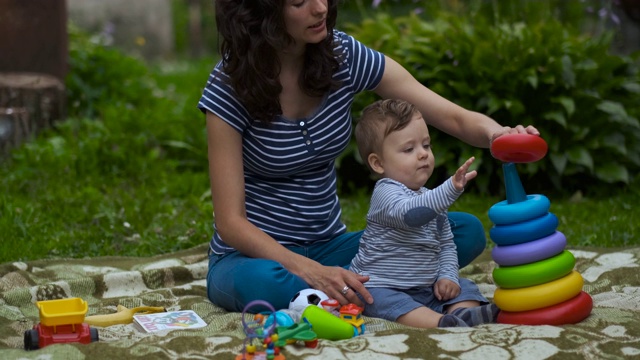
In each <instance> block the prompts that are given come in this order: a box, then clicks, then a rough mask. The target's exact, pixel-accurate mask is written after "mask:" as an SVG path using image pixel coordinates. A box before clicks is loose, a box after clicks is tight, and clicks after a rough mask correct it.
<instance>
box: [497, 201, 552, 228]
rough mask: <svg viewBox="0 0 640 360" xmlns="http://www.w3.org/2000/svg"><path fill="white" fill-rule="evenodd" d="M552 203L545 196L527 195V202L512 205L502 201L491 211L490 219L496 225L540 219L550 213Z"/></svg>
mask: <svg viewBox="0 0 640 360" xmlns="http://www.w3.org/2000/svg"><path fill="white" fill-rule="evenodd" d="M550 207H551V202H550V201H549V198H547V197H546V196H544V195H527V199H526V200H525V201H521V202H517V203H514V204H510V203H509V201H508V200H503V201H500V202H499V203H496V204H495V205H493V206H492V207H491V208H490V209H489V219H491V221H492V222H493V223H494V224H496V225H510V224H515V223H519V222H522V221H527V220H531V219H534V218H537V217H540V216H542V215H544V214H546V213H548V212H549V208H550Z"/></svg>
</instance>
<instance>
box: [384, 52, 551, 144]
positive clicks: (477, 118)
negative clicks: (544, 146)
mask: <svg viewBox="0 0 640 360" xmlns="http://www.w3.org/2000/svg"><path fill="white" fill-rule="evenodd" d="M375 92H376V93H377V94H378V95H380V96H381V97H383V98H393V99H403V100H406V101H409V102H411V103H412V104H414V105H415V106H416V107H417V108H418V109H419V110H420V112H421V113H422V116H423V117H424V119H425V120H426V122H427V123H428V124H429V125H432V126H435V127H436V128H438V129H439V130H441V131H444V132H446V133H447V134H450V135H452V136H455V137H457V138H458V139H460V140H462V141H464V142H466V143H468V144H470V145H473V146H477V147H482V148H488V147H489V145H490V143H491V141H493V139H495V138H496V137H498V136H500V135H502V134H506V133H529V134H534V135H539V132H538V130H536V129H535V128H534V127H533V126H528V127H526V128H525V127H524V126H522V125H518V126H516V127H515V128H510V127H503V126H501V125H500V124H498V123H497V122H495V121H494V120H492V119H491V118H489V117H488V116H486V115H483V114H480V113H477V112H474V111H469V110H466V109H464V108H462V107H460V106H458V105H456V104H454V103H452V102H451V101H449V100H447V99H445V98H443V97H442V96H440V95H438V94H436V93H434V92H433V91H431V90H430V89H428V88H427V87H425V86H424V85H422V84H421V83H420V82H418V81H417V80H416V79H415V78H414V77H413V76H412V75H411V74H410V73H409V72H408V71H407V70H406V69H405V68H403V67H402V66H401V65H400V64H398V63H397V62H396V61H395V60H393V59H391V58H389V57H385V70H384V74H383V75H382V80H381V81H380V84H379V85H378V87H377V88H376V89H375Z"/></svg>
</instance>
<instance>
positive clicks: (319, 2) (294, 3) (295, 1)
mask: <svg viewBox="0 0 640 360" xmlns="http://www.w3.org/2000/svg"><path fill="white" fill-rule="evenodd" d="M284 1H285V7H284V23H285V26H286V28H287V32H288V33H289V35H290V36H291V37H292V38H293V40H294V41H295V45H296V46H298V47H301V46H304V45H306V44H316V43H319V42H321V41H322V40H324V39H325V38H326V37H327V24H326V20H327V11H328V4H327V2H328V0H284Z"/></svg>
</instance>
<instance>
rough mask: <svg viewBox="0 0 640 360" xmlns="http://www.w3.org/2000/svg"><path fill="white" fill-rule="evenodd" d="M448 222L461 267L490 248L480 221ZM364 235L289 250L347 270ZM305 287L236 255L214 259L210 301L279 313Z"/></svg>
mask: <svg viewBox="0 0 640 360" xmlns="http://www.w3.org/2000/svg"><path fill="white" fill-rule="evenodd" d="M449 222H450V223H451V231H452V232H453V235H454V242H455V243H456V246H457V248H458V263H459V264H460V268H462V267H464V266H466V265H468V264H469V263H470V262H471V261H473V259H475V258H476V257H477V256H478V255H480V253H482V251H483V250H484V249H485V247H486V244H487V239H486V237H485V232H484V228H483V227H482V223H481V222H480V220H478V218H476V217H475V216H473V215H471V214H467V213H462V212H450V213H449ZM361 236H362V231H358V232H348V233H345V234H342V235H338V236H336V237H335V238H333V239H331V240H329V241H324V242H319V243H313V244H310V245H307V246H302V245H290V246H287V248H288V249H289V250H291V251H293V252H295V253H297V254H300V255H304V256H306V257H308V258H310V259H313V260H315V261H317V262H319V263H320V264H322V265H325V266H342V267H345V268H347V267H349V264H350V263H351V260H352V259H353V258H354V256H356V253H357V252H358V245H359V242H360V237H361ZM306 288H309V285H308V284H307V283H306V282H304V280H302V279H301V278H300V277H298V276H297V275H293V274H292V273H290V272H289V271H288V270H287V269H285V268H284V267H283V266H282V265H280V263H278V262H275V261H272V260H267V259H260V258H250V257H247V256H244V255H242V254H241V253H239V252H237V251H236V252H232V253H228V254H225V255H216V254H211V255H210V256H209V273H208V275H207V294H208V296H209V300H211V302H212V303H214V304H216V305H218V306H220V307H222V308H224V309H226V310H228V311H242V310H243V309H244V307H245V305H246V304H248V303H249V302H251V301H253V300H263V301H267V302H269V303H270V304H271V305H273V307H274V308H275V309H286V308H288V307H289V300H291V298H292V297H293V295H295V294H296V293H297V292H298V291H300V290H302V289H306Z"/></svg>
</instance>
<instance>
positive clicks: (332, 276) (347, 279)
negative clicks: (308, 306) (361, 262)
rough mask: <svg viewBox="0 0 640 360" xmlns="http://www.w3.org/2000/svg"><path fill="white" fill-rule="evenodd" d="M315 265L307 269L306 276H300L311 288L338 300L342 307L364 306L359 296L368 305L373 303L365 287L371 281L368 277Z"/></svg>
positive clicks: (340, 268)
mask: <svg viewBox="0 0 640 360" xmlns="http://www.w3.org/2000/svg"><path fill="white" fill-rule="evenodd" d="M313 263H314V264H315V265H314V266H307V267H305V272H304V274H299V276H300V277H302V279H303V280H304V281H305V282H306V283H307V284H309V287H311V288H314V289H318V290H320V291H322V292H324V293H325V294H327V296H329V297H330V298H333V299H336V300H338V302H340V304H341V305H346V304H349V303H352V304H356V305H358V306H364V303H363V302H362V300H361V299H360V297H358V294H360V296H362V298H363V299H364V300H365V302H366V303H368V304H371V303H373V297H372V296H371V294H369V291H367V289H366V288H365V286H364V283H365V282H367V281H369V277H368V276H364V275H359V274H356V273H354V272H351V271H349V270H347V269H345V268H342V267H340V266H323V265H320V264H319V263H316V262H313Z"/></svg>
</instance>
